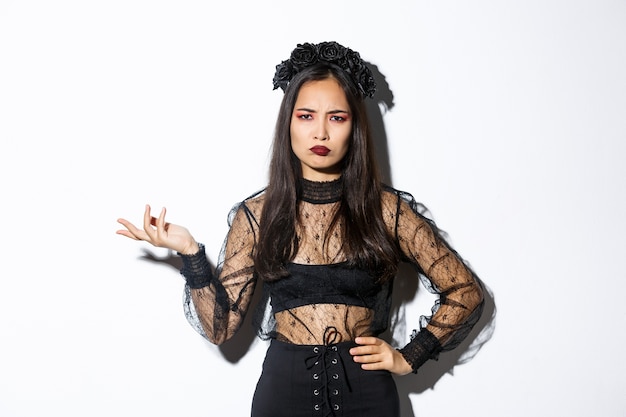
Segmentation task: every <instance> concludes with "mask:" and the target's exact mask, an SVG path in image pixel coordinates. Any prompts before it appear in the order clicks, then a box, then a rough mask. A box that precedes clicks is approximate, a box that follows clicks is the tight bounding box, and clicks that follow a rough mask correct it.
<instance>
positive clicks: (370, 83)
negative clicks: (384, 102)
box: [357, 67, 376, 97]
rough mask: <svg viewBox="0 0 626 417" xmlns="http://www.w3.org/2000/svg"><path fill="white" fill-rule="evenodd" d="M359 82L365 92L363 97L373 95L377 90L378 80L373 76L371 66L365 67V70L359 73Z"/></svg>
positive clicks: (362, 91)
mask: <svg viewBox="0 0 626 417" xmlns="http://www.w3.org/2000/svg"><path fill="white" fill-rule="evenodd" d="M357 84H358V85H359V88H360V89H361V93H363V97H373V96H374V93H375V92H376V81H374V77H373V76H372V72H371V71H370V69H369V68H367V67H363V70H362V71H361V72H360V73H359V74H358V75H357Z"/></svg>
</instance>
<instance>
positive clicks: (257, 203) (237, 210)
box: [228, 188, 265, 224]
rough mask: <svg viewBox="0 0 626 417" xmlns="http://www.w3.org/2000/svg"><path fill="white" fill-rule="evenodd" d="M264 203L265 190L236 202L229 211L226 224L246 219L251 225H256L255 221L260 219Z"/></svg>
mask: <svg viewBox="0 0 626 417" xmlns="http://www.w3.org/2000/svg"><path fill="white" fill-rule="evenodd" d="M264 202H265V188H263V189H261V190H259V191H257V192H255V193H254V194H252V195H250V196H248V197H246V198H245V199H243V200H242V201H239V202H237V203H236V204H235V205H234V206H233V207H232V209H231V210H230V213H229V215H228V222H229V223H230V224H232V223H233V222H237V221H241V220H243V219H247V220H248V221H249V222H251V223H257V219H259V218H260V217H261V211H262V210H263V203H264Z"/></svg>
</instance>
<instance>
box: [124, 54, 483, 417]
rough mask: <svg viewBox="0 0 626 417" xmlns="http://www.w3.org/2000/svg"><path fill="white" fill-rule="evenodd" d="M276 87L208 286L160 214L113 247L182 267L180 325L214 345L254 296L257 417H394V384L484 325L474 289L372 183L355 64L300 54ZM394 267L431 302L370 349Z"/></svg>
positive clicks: (413, 213) (449, 256) (367, 77)
mask: <svg viewBox="0 0 626 417" xmlns="http://www.w3.org/2000/svg"><path fill="white" fill-rule="evenodd" d="M278 87H281V88H282V89H283V90H284V91H285V96H284V98H283V101H282V104H281V108H280V112H279V116H278V120H277V124H276V132H275V138H274V144H273V154H272V160H271V164H270V172H269V182H268V186H267V188H266V189H265V190H263V191H262V192H259V193H257V194H255V195H253V196H251V197H249V198H247V199H245V200H244V201H243V202H241V203H240V204H238V205H236V206H235V207H234V208H233V210H232V212H231V216H230V217H229V224H230V230H229V232H228V235H227V237H226V240H225V243H224V246H223V249H222V253H221V254H220V260H219V263H218V267H217V268H216V271H215V272H213V271H212V270H211V267H210V265H209V262H208V260H207V258H206V255H205V252H204V247H203V245H202V244H199V243H197V242H196V241H195V239H194V238H193V237H192V235H191V234H190V233H189V231H187V230H186V229H185V228H183V227H181V226H177V225H174V224H170V223H167V222H166V220H165V215H166V212H165V209H163V210H162V211H161V213H160V215H159V217H158V218H154V217H152V216H151V211H150V207H149V206H146V210H145V213H144V225H143V230H142V229H138V228H137V227H135V226H134V225H133V224H132V223H130V222H128V221H127V220H124V219H120V220H119V222H120V223H121V224H122V225H123V226H125V229H123V230H119V231H118V233H119V234H121V235H124V236H127V237H129V238H132V239H135V240H143V241H147V242H149V243H151V244H153V245H155V246H159V247H166V248H170V249H172V250H175V251H177V252H178V253H179V254H180V255H181V257H182V259H183V268H182V271H181V273H182V274H183V275H184V277H185V279H186V282H187V285H186V296H187V298H186V313H187V317H188V319H189V320H190V322H192V324H194V325H195V327H196V329H197V330H198V331H199V332H200V333H201V334H203V335H204V336H205V337H206V338H207V339H209V340H210V341H211V342H213V343H216V344H220V343H223V342H224V341H226V340H228V339H229V338H230V337H231V336H232V335H233V334H234V333H235V332H236V331H237V329H238V328H239V326H240V325H241V323H242V321H243V318H244V316H245V314H246V313H247V311H248V308H249V305H250V300H251V298H252V295H253V292H254V290H255V287H256V285H257V283H258V282H263V301H262V302H261V305H260V307H259V309H258V311H260V312H266V311H267V312H268V313H266V314H265V315H262V318H263V320H259V321H258V329H259V335H260V336H261V337H262V338H266V339H270V340H271V342H270V346H269V348H268V352H267V356H266V359H265V362H264V364H263V371H262V374H261V377H260V379H259V381H258V384H257V388H256V391H255V395H254V399H253V404H252V415H253V416H259V417H260V416H271V417H277V416H289V417H297V416H311V415H313V416H316V415H319V416H328V415H333V416H355V415H359V416H360V415H367V416H398V415H399V402H398V394H397V391H396V387H395V384H394V381H393V378H392V374H396V375H403V374H407V373H410V372H416V371H417V369H418V368H419V367H420V366H421V365H422V364H423V363H424V362H426V361H427V360H428V359H436V358H437V356H438V354H439V353H440V352H442V351H445V350H450V349H452V348H454V347H456V346H457V345H458V344H459V343H460V341H461V340H462V339H463V338H465V336H467V334H468V332H469V331H470V330H471V328H472V326H473V325H474V324H475V323H476V322H477V320H478V318H479V317H480V314H481V311H482V300H483V298H482V290H481V286H480V284H479V283H478V281H477V280H476V279H475V278H474V276H473V275H472V273H471V272H470V271H469V270H468V269H467V268H466V267H465V265H464V263H463V262H462V261H461V260H460V258H459V257H458V256H457V255H456V253H455V252H454V251H453V250H451V249H450V248H449V247H448V246H447V245H446V244H445V243H444V241H443V240H442V239H440V238H439V237H438V235H437V233H436V229H435V226H434V225H433V224H432V223H430V222H429V221H428V220H427V219H425V218H423V217H422V216H421V215H420V214H419V213H418V211H417V209H416V208H417V204H416V202H415V201H414V200H413V198H412V197H411V196H410V195H409V194H407V193H404V192H401V191H398V190H395V189H393V188H391V187H388V186H384V185H382V184H381V183H380V180H379V174H378V171H377V168H376V164H375V159H374V157H373V148H372V142H371V138H370V128H369V125H368V120H367V116H366V112H365V106H364V100H365V98H367V97H371V96H372V95H373V94H374V91H375V83H374V80H373V78H372V75H371V72H370V70H369V69H368V67H367V65H366V64H365V63H364V62H363V61H362V60H361V58H360V56H359V54H358V53H357V52H355V51H352V50H351V49H349V48H345V47H343V46H341V45H339V44H337V43H336V42H322V43H320V44H317V45H312V44H308V43H306V44H302V45H298V46H297V47H296V49H295V50H294V51H293V52H292V54H291V56H290V58H289V59H288V60H286V61H283V62H282V63H281V64H280V65H278V66H277V70H276V75H275V77H274V88H278ZM403 261H406V262H410V263H411V264H413V265H414V266H415V268H416V271H417V275H418V276H420V277H422V278H426V279H425V283H426V284H427V286H428V288H429V289H430V290H431V291H433V292H437V293H439V294H440V299H439V301H438V303H437V304H436V306H435V307H434V308H433V316H432V317H431V318H430V320H428V321H427V323H424V326H423V328H422V329H421V330H420V331H419V332H417V334H416V335H415V336H414V337H413V338H412V340H411V342H409V343H408V344H407V345H406V346H404V347H402V348H401V349H395V348H393V347H392V346H390V345H389V343H387V342H386V341H384V340H382V339H380V338H379V337H378V336H379V335H380V334H381V333H382V332H384V331H385V330H386V328H387V326H388V321H389V310H390V296H391V283H392V280H393V277H394V275H395V273H396V271H397V267H398V264H399V263H400V262H403ZM277 393H280V395H279V396H277Z"/></svg>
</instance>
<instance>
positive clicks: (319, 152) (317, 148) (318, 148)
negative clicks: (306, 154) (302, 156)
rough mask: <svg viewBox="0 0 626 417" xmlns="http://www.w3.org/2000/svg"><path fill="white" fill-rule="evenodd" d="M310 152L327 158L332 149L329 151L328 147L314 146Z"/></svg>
mask: <svg viewBox="0 0 626 417" xmlns="http://www.w3.org/2000/svg"><path fill="white" fill-rule="evenodd" d="M309 150H310V151H311V152H313V153H314V154H316V155H320V156H326V155H328V153H329V152H330V149H328V148H327V147H326V146H319V145H318V146H314V147H312V148H311V149H309Z"/></svg>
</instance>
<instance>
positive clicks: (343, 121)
mask: <svg viewBox="0 0 626 417" xmlns="http://www.w3.org/2000/svg"><path fill="white" fill-rule="evenodd" d="M290 132H291V149H292V150H293V152H294V153H295V155H296V156H297V157H298V159H299V160H300V163H301V164H302V176H303V177H304V178H306V179H308V180H311V181H331V180H334V179H337V178H339V177H340V176H341V162H342V160H343V158H344V157H345V156H346V154H347V153H348V149H349V148H350V139H351V136H352V118H351V114H350V107H349V105H348V100H347V99H346V95H345V93H344V92H343V89H342V88H341V86H340V85H339V83H338V82H337V80H335V79H334V78H326V79H324V80H319V81H309V82H307V83H305V84H303V85H302V87H301V88H300V91H299V92H298V98H297V99H296V104H295V106H294V109H293V113H292V115H291V127H290Z"/></svg>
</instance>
